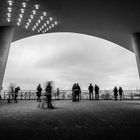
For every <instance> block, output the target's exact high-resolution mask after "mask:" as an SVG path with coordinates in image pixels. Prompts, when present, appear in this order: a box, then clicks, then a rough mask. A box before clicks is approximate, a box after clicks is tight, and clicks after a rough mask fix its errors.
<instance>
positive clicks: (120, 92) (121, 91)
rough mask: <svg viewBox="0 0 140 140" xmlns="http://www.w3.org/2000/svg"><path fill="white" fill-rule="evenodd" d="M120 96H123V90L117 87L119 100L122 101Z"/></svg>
mask: <svg viewBox="0 0 140 140" xmlns="http://www.w3.org/2000/svg"><path fill="white" fill-rule="evenodd" d="M122 95H123V89H122V87H119V96H120V100H122Z"/></svg>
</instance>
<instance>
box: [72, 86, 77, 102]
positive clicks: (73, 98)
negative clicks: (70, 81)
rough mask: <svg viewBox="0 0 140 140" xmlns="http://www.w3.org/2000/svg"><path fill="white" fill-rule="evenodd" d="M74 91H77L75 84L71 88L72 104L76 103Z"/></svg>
mask: <svg viewBox="0 0 140 140" xmlns="http://www.w3.org/2000/svg"><path fill="white" fill-rule="evenodd" d="M76 90H77V86H76V83H74V85H73V86H72V100H73V102H75V101H76Z"/></svg>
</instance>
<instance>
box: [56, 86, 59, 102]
mask: <svg viewBox="0 0 140 140" xmlns="http://www.w3.org/2000/svg"><path fill="white" fill-rule="evenodd" d="M59 94H60V91H59V88H57V89H56V96H57V100H59Z"/></svg>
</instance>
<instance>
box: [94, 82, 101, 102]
mask: <svg viewBox="0 0 140 140" xmlns="http://www.w3.org/2000/svg"><path fill="white" fill-rule="evenodd" d="M99 90H100V88H99V87H98V86H97V85H96V84H95V100H99Z"/></svg>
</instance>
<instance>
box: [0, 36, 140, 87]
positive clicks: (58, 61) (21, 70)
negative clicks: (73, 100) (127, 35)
mask: <svg viewBox="0 0 140 140" xmlns="http://www.w3.org/2000/svg"><path fill="white" fill-rule="evenodd" d="M47 80H53V81H55V87H56V88H57V87H59V88H60V89H71V86H72V84H73V83H75V82H76V83H79V84H80V86H81V88H82V89H87V87H88V85H89V83H93V84H95V83H96V84H98V85H99V86H100V88H101V89H112V88H113V87H114V86H115V85H116V86H122V87H123V88H125V89H136V88H139V87H140V82H139V76H138V71H137V66H136V60H135V55H134V53H132V52H130V51H128V50H126V49H124V48H122V47H121V46H118V45H116V44H114V43H111V42H109V41H106V40H103V39H100V38H96V37H92V36H88V35H82V34H74V33H50V34H43V35H37V36H32V37H29V38H25V39H22V40H19V41H16V42H13V43H12V45H11V49H10V54H9V58H8V63H7V67H6V72H5V78H4V82H3V87H4V89H6V88H7V86H8V85H9V83H11V82H13V83H16V84H18V85H20V87H21V89H36V86H37V84H39V83H41V84H42V83H44V82H45V81H47Z"/></svg>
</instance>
